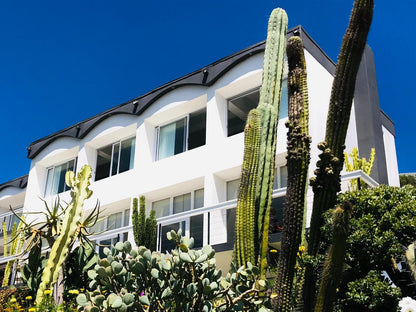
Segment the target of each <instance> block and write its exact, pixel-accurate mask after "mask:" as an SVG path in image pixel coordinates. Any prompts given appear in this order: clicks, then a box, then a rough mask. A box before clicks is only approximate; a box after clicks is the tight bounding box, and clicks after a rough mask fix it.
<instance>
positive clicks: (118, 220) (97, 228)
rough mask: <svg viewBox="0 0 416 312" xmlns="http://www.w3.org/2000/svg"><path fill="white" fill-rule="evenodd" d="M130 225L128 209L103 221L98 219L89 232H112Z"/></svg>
mask: <svg viewBox="0 0 416 312" xmlns="http://www.w3.org/2000/svg"><path fill="white" fill-rule="evenodd" d="M129 224H130V209H125V210H123V211H120V212H117V213H113V214H111V215H109V216H107V217H105V218H104V219H101V218H100V221H99V222H97V223H96V224H95V225H94V226H93V227H91V229H90V231H91V232H92V233H100V232H102V231H108V230H114V229H118V228H121V227H124V226H128V225H129Z"/></svg>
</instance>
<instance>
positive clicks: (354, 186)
mask: <svg viewBox="0 0 416 312" xmlns="http://www.w3.org/2000/svg"><path fill="white" fill-rule="evenodd" d="M349 156H350V157H351V160H352V163H350V162H349V160H348V154H347V152H344V163H345V170H347V171H348V172H351V171H355V170H362V171H363V172H364V173H365V174H368V175H370V174H371V169H372V168H373V165H374V159H375V156H376V150H375V149H374V148H372V149H371V153H370V158H369V159H368V161H367V160H366V159H365V158H364V157H363V158H360V156H359V155H358V148H356V147H353V149H352V152H351V154H349ZM350 184H351V190H352V191H358V190H360V189H361V185H362V183H361V180H358V179H353V180H351V181H350Z"/></svg>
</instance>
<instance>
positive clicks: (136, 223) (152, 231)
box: [132, 196, 157, 250]
mask: <svg viewBox="0 0 416 312" xmlns="http://www.w3.org/2000/svg"><path fill="white" fill-rule="evenodd" d="M139 201H140V208H139V209H138V207H137V206H138V203H139ZM155 214H156V212H155V211H154V210H153V209H152V210H151V211H150V216H149V217H148V218H146V206H145V197H144V196H140V199H139V200H138V199H137V198H133V213H132V223H133V234H134V241H135V242H136V245H137V246H145V247H147V248H149V249H150V250H156V236H157V233H156V232H157V221H156V218H155Z"/></svg>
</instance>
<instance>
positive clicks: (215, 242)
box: [0, 170, 378, 264]
mask: <svg viewBox="0 0 416 312" xmlns="http://www.w3.org/2000/svg"><path fill="white" fill-rule="evenodd" d="M358 178H359V179H361V182H362V183H365V184H367V185H368V187H376V186H377V185H378V183H377V182H376V181H374V180H373V179H372V178H371V177H369V176H368V175H366V174H365V173H363V172H362V171H361V170H357V171H353V172H348V173H345V174H343V175H342V176H341V188H342V191H343V192H345V191H348V190H350V183H349V181H351V180H353V179H358ZM285 195H286V188H280V189H275V190H274V191H273V195H272V197H273V204H272V207H274V209H275V216H276V219H277V221H278V223H279V224H280V225H282V217H283V207H284V198H285ZM236 206H237V200H236V199H234V200H230V201H226V202H222V203H219V204H216V205H214V206H209V207H202V208H198V209H194V210H190V211H185V212H181V213H177V214H174V215H170V216H165V217H161V218H158V219H157V250H158V251H162V252H164V251H167V250H170V249H171V248H173V246H172V243H171V242H170V241H168V240H167V238H166V233H167V232H169V231H171V230H175V231H177V230H179V229H182V233H184V234H185V235H187V236H192V237H194V241H195V246H194V247H195V248H200V247H202V246H203V245H207V244H209V245H212V246H213V247H214V249H215V250H216V251H217V252H222V251H229V250H232V248H233V245H234V229H235V208H236ZM9 215H10V214H7V216H9ZM1 216H6V214H4V215H0V218H1ZM280 236H281V233H280V232H279V231H278V229H275V231H271V233H270V237H269V239H270V242H271V243H276V242H278V241H280ZM132 237H133V230H132V226H131V225H127V226H122V227H117V228H114V229H111V230H107V231H105V232H104V233H102V234H99V235H95V236H93V237H92V239H93V240H94V241H95V242H97V243H99V244H100V245H111V244H113V245H114V244H115V243H116V242H118V241H124V240H127V239H129V240H130V241H133V239H132ZM102 249H103V247H102V246H97V251H99V252H102ZM13 258H14V256H10V257H7V258H2V259H0V264H2V263H5V262H7V261H9V260H11V259H13Z"/></svg>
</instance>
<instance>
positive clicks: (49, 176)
mask: <svg viewBox="0 0 416 312" xmlns="http://www.w3.org/2000/svg"><path fill="white" fill-rule="evenodd" d="M52 188H53V168H49V169H48V173H47V175H46V188H45V197H46V196H50V195H52V194H53V193H52Z"/></svg>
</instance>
